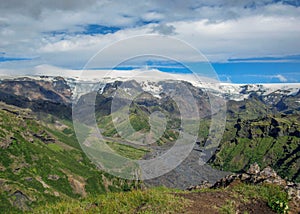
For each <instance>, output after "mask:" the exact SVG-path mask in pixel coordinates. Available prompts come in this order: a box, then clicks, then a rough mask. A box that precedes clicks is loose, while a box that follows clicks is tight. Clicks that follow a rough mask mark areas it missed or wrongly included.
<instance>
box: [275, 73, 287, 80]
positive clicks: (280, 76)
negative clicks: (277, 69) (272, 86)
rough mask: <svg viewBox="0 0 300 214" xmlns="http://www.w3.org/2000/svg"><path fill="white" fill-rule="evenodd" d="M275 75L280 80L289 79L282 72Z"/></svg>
mask: <svg viewBox="0 0 300 214" xmlns="http://www.w3.org/2000/svg"><path fill="white" fill-rule="evenodd" d="M274 77H275V78H277V79H278V80H279V81H280V82H287V81H288V80H287V78H286V77H284V76H283V75H281V74H278V75H275V76H274Z"/></svg>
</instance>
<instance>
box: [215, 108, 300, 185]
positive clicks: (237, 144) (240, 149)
mask: <svg viewBox="0 0 300 214" xmlns="http://www.w3.org/2000/svg"><path fill="white" fill-rule="evenodd" d="M299 121H300V115H299V114H293V115H284V114H280V115H272V116H271V115H268V116H265V117H262V118H257V119H253V120H243V119H241V118H239V119H237V121H236V122H235V123H228V124H227V130H226V132H231V133H235V134H233V135H230V134H228V135H225V137H224V138H223V142H222V143H221V145H220V148H219V151H218V152H217V153H216V154H215V156H214V157H213V159H211V163H212V164H213V165H214V166H216V167H218V168H222V169H224V170H229V171H236V172H239V171H242V170H244V169H245V168H247V167H249V165H250V164H252V163H254V162H258V163H259V164H260V165H261V166H263V167H265V166H267V165H270V166H272V167H273V168H274V169H275V170H276V171H277V172H278V173H279V174H280V175H281V176H282V177H284V178H288V179H290V180H294V181H297V182H299V181H300V171H299V169H300V138H299V131H300V125H299ZM232 127H233V128H232Z"/></svg>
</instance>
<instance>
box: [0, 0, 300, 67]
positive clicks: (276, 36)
mask: <svg viewBox="0 0 300 214" xmlns="http://www.w3.org/2000/svg"><path fill="white" fill-rule="evenodd" d="M37 2H38V1H37V0H28V1H26V3H25V2H19V1H16V0H12V1H5V0H0V4H1V8H0V14H1V15H0V47H1V49H0V51H1V52H6V53H7V55H14V56H15V55H17V56H26V57H36V56H40V58H39V61H41V62H43V63H46V64H53V65H57V66H64V67H80V66H83V65H84V63H85V62H86V61H87V60H88V59H89V58H90V57H91V56H92V55H93V54H94V53H96V52H97V51H98V50H100V49H101V48H103V47H105V46H106V45H108V44H111V43H113V42H116V41H118V40H120V39H125V38H127V37H130V36H135V35H141V34H149V33H153V32H154V31H155V33H159V34H173V35H174V32H176V35H175V36H176V38H179V39H182V40H184V41H186V42H188V43H190V44H191V45H192V46H194V47H196V48H197V49H199V50H200V51H202V52H203V53H204V54H205V55H206V56H207V57H208V58H209V59H210V60H212V61H226V60H227V59H228V58H247V57H259V56H273V55H276V56H280V55H294V54H295V55H296V54H299V50H300V43H299V42H298V40H299V39H298V38H300V28H299V23H300V7H294V6H292V5H287V4H283V3H273V1H271V0H264V1H250V0H243V1H238V2H237V1H233V0H230V1H221V0H213V1H204V0H198V1H192V0H188V1H184V2H183V1H146V2H141V1H133V2H132V3H131V4H130V5H129V6H128V4H127V3H126V2H123V1H96V0H88V1H86V0H85V1H83V0H74V1H58V0H54V1H46V2H44V3H42V4H38V3H37ZM139 14H141V15H139ZM149 21H155V22H159V23H157V24H155V23H153V24H148V25H143V22H149ZM87 24H99V25H105V26H119V27H121V28H122V30H120V31H118V32H116V33H113V34H106V35H83V34H72V32H77V31H80V30H82V29H83V26H85V25H87ZM50 31H62V32H64V31H66V35H64V36H63V40H62V36H55V35H51V34H47V32H50ZM70 32H71V33H70ZM183 57H184V53H183ZM14 63H15V64H16V65H17V64H20V63H23V64H24V63H26V62H14ZM28 63H29V62H28ZM30 63H32V62H30ZM12 64H13V63H1V64H0V65H1V66H7V65H9V66H13V65H12ZM33 64H34V63H33Z"/></svg>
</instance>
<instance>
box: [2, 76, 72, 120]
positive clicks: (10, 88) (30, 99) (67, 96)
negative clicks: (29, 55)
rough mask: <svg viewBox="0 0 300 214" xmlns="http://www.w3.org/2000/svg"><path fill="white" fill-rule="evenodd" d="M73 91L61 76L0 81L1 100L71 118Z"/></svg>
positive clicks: (36, 110)
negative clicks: (46, 78) (48, 78)
mask: <svg viewBox="0 0 300 214" xmlns="http://www.w3.org/2000/svg"><path fill="white" fill-rule="evenodd" d="M71 96H72V91H71V88H70V87H69V85H68V84H67V82H66V81H65V80H64V79H63V78H61V77H55V78H53V80H51V81H49V80H43V79H39V80H35V79H31V78H27V77H24V78H16V79H8V80H2V81H0V101H2V102H5V103H7V104H10V105H14V106H18V107H21V108H30V109H32V110H33V111H35V112H45V113H50V114H55V115H57V116H59V117H61V118H68V119H71Z"/></svg>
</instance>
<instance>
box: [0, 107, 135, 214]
mask: <svg viewBox="0 0 300 214" xmlns="http://www.w3.org/2000/svg"><path fill="white" fill-rule="evenodd" d="M39 117H40V118H43V119H42V120H40V119H38V118H37V116H36V115H35V114H33V113H32V112H31V110H26V109H20V108H17V107H13V106H9V105H6V104H3V103H1V104H0V118H1V122H0V142H1V143H0V148H1V149H0V152H1V154H0V198H1V204H0V210H16V209H23V210H27V209H29V207H34V206H37V205H40V204H43V203H45V202H47V203H50V202H55V201H61V200H66V199H68V200H69V199H72V198H73V199H79V198H82V197H86V196H89V195H94V194H101V193H105V192H110V191H122V190H129V189H130V188H131V187H130V186H132V185H134V184H132V183H129V182H127V181H124V180H121V179H118V178H115V177H112V176H111V175H109V174H106V173H102V172H101V171H99V170H98V169H96V167H95V166H94V165H93V164H92V163H91V162H90V160H89V159H88V158H87V157H86V156H85V154H84V153H83V152H82V150H81V149H80V146H79V145H78V143H77V140H76V138H75V135H74V131H73V128H72V125H71V123H70V122H67V121H61V120H58V119H57V118H55V117H53V116H50V115H46V114H44V115H40V116H39Z"/></svg>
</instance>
